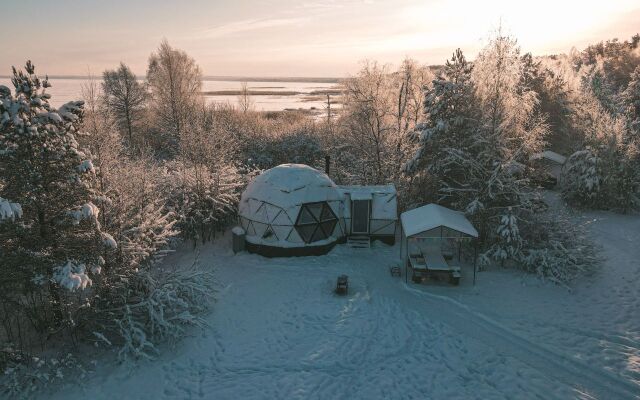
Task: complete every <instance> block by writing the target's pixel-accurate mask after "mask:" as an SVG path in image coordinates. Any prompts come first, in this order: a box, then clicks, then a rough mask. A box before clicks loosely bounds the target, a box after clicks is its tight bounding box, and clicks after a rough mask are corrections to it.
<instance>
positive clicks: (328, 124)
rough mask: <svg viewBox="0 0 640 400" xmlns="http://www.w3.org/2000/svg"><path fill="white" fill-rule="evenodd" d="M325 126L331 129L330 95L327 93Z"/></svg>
mask: <svg viewBox="0 0 640 400" xmlns="http://www.w3.org/2000/svg"><path fill="white" fill-rule="evenodd" d="M327 126H328V127H329V131H331V95H329V93H327Z"/></svg>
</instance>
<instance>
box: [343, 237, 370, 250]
mask: <svg viewBox="0 0 640 400" xmlns="http://www.w3.org/2000/svg"><path fill="white" fill-rule="evenodd" d="M347 244H348V245H349V246H350V247H353V248H356V249H368V248H370V247H371V238H369V236H349V237H347Z"/></svg>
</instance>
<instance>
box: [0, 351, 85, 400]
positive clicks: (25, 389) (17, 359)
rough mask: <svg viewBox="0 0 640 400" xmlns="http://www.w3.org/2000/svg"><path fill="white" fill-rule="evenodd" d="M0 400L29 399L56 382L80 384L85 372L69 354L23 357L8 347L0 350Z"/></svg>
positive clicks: (81, 365) (22, 354)
mask: <svg viewBox="0 0 640 400" xmlns="http://www.w3.org/2000/svg"><path fill="white" fill-rule="evenodd" d="M0 370H1V371H4V373H3V374H0V397H3V398H4V396H6V398H11V399H22V398H25V399H29V398H33V397H34V395H35V393H36V392H38V391H40V390H42V389H44V388H46V387H48V386H51V385H53V384H56V383H61V382H67V383H68V382H78V383H79V382H82V380H83V379H85V378H86V376H87V374H88V373H89V370H88V369H87V367H86V366H85V365H84V364H83V363H82V362H80V361H78V359H77V358H76V357H75V356H74V355H73V354H71V353H67V354H66V355H60V356H59V357H56V358H42V357H35V356H29V355H26V354H25V353H23V352H20V351H18V350H16V349H14V348H12V347H10V346H7V347H5V348H3V349H0Z"/></svg>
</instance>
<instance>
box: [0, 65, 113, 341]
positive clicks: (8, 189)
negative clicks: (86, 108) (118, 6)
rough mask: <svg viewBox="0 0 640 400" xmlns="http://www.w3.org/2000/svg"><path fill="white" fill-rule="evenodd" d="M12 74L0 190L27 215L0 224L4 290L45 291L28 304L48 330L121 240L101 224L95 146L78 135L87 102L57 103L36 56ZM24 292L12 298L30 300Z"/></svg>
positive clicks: (3, 94) (2, 91)
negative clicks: (56, 105) (87, 146)
mask: <svg viewBox="0 0 640 400" xmlns="http://www.w3.org/2000/svg"><path fill="white" fill-rule="evenodd" d="M11 81H12V84H13V86H14V88H15V92H14V94H12V93H11V90H10V89H9V88H7V87H4V86H0V196H2V197H4V198H7V199H11V201H12V202H16V203H18V204H20V206H21V209H22V215H21V218H20V219H19V220H16V221H15V222H14V223H12V224H1V225H0V235H1V236H2V238H3V240H2V243H0V246H1V247H0V258H1V259H2V275H3V277H4V278H6V279H3V281H2V282H3V283H4V285H3V288H2V290H0V291H1V292H2V293H3V296H6V298H10V297H11V295H12V294H16V293H29V292H39V293H40V295H42V296H43V298H45V299H46V300H44V301H38V304H30V306H31V307H32V308H31V309H30V310H29V308H27V309H26V310H24V312H28V313H29V315H30V318H32V323H33V324H34V326H35V327H36V328H37V329H38V330H40V331H46V330H48V329H50V328H52V327H54V326H57V325H59V324H60V323H61V322H62V320H63V316H67V315H69V316H71V317H73V313H74V312H75V311H76V308H77V307H79V303H78V296H73V297H69V296H66V295H65V293H64V291H66V290H70V291H73V290H77V289H83V288H86V287H87V286H89V285H91V282H92V277H93V276H95V275H96V274H97V273H98V272H99V270H100V268H99V267H100V264H101V254H103V253H104V252H105V251H108V250H109V249H110V248H112V247H115V246H117V243H115V241H113V239H112V238H111V236H110V235H109V234H108V233H107V232H104V231H102V229H101V224H100V222H99V214H100V210H99V208H98V207H97V206H96V205H95V203H96V201H97V197H98V196H99V193H98V192H97V191H96V190H95V186H94V178H95V175H94V174H95V169H94V165H93V162H92V160H91V154H90V153H89V152H87V151H86V150H85V149H82V148H81V147H80V146H79V145H78V141H77V140H76V136H77V135H80V134H81V133H80V131H79V128H80V124H81V122H82V117H83V105H84V104H83V102H82V101H72V102H69V103H66V104H65V105H63V106H62V107H60V108H59V109H57V110H56V109H54V108H53V107H51V106H50V105H49V98H50V95H49V94H47V93H46V88H48V87H50V84H49V82H48V80H47V79H42V80H41V79H40V78H39V77H38V76H37V75H36V74H35V68H34V66H33V64H32V63H31V62H30V61H28V62H27V63H26V66H25V71H24V72H23V71H18V70H16V69H15V68H14V70H13V77H12V79H11ZM20 298H22V299H24V298H23V297H22V296H18V298H13V300H11V301H14V302H16V304H17V305H19V306H26V305H25V304H24V303H23V302H22V301H21V300H20ZM33 299H35V297H34V298H32V300H33ZM34 301H35V300H34ZM46 308H51V309H52V311H53V313H52V315H53V318H50V315H51V314H50V313H48V312H46V310H45V309H46ZM70 322H71V321H70Z"/></svg>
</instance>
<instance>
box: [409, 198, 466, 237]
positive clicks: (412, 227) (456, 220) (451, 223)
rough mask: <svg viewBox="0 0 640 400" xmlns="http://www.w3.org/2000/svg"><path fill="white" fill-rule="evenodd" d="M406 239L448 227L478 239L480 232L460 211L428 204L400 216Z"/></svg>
mask: <svg viewBox="0 0 640 400" xmlns="http://www.w3.org/2000/svg"><path fill="white" fill-rule="evenodd" d="M400 220H401V221H402V230H403V231H404V234H405V236H406V237H410V236H416V235H418V234H420V233H423V232H427V231H430V230H432V229H435V228H439V227H447V228H449V229H452V230H454V231H457V232H460V233H463V234H465V235H468V236H472V237H476V238H477V237H478V231H477V230H476V228H474V227H473V225H471V222H469V220H468V219H467V218H466V217H465V216H464V214H462V213H461V212H459V211H454V210H451V209H449V208H446V207H443V206H440V205H438V204H427V205H425V206H422V207H418V208H415V209H413V210H409V211H405V212H403V213H402V214H401V215H400Z"/></svg>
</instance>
